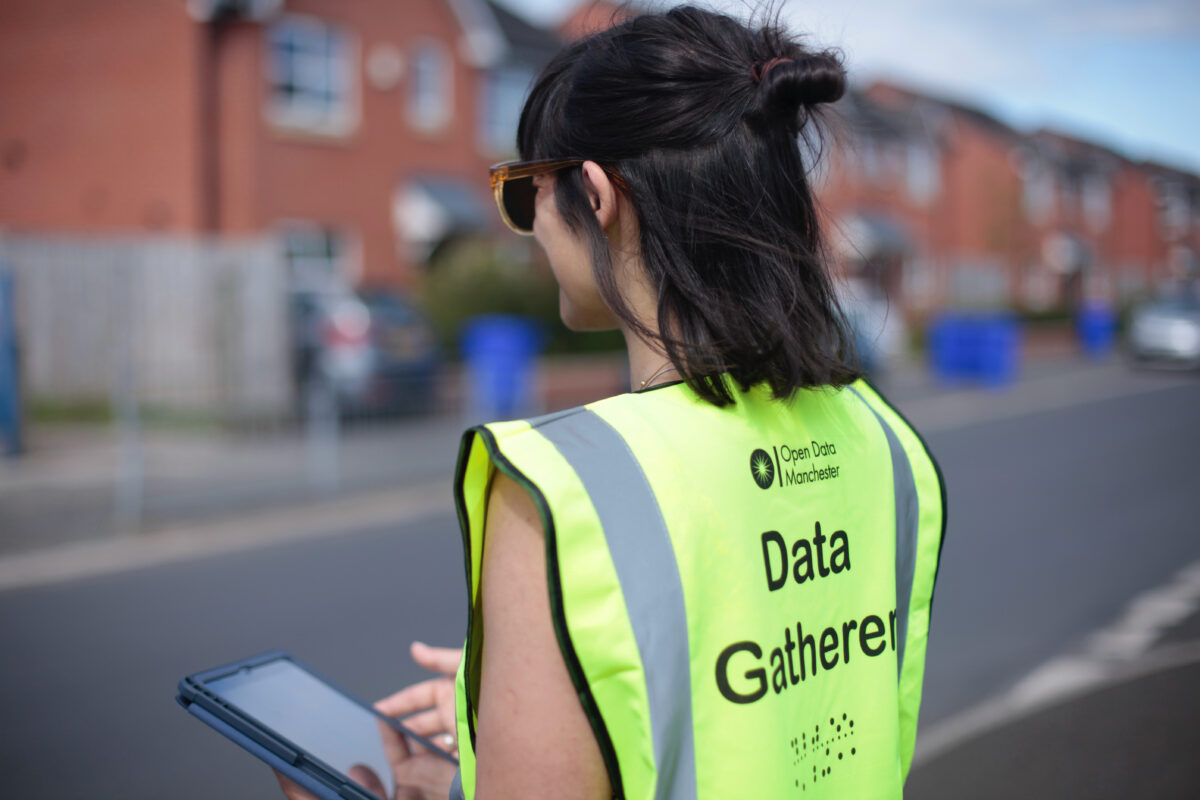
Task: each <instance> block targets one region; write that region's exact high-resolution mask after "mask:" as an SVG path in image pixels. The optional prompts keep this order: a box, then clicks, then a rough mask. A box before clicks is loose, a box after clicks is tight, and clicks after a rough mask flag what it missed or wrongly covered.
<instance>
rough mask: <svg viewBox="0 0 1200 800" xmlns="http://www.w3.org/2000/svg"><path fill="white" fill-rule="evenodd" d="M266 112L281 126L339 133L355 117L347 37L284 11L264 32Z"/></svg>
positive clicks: (351, 56) (351, 49)
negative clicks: (266, 83)
mask: <svg viewBox="0 0 1200 800" xmlns="http://www.w3.org/2000/svg"><path fill="white" fill-rule="evenodd" d="M267 45H268V52H269V62H268V70H267V71H268V81H269V82H270V87H271V92H270V100H269V102H270V106H269V116H270V119H271V121H272V122H273V123H274V124H275V125H277V126H279V127H284V128H295V129H299V130H304V131H307V132H311V133H318V134H325V135H333V136H344V135H346V134H348V133H350V132H351V131H352V130H353V129H354V127H355V125H356V124H357V122H358V110H357V102H358V101H357V91H358V87H357V85H356V75H357V73H356V71H355V69H354V51H355V48H354V46H353V41H352V39H351V36H350V35H349V34H348V33H346V32H344V31H342V30H340V29H338V28H336V27H334V26H332V25H327V24H325V23H324V22H321V21H320V20H317V19H314V18H312V17H299V16H288V17H284V18H283V19H281V20H280V21H279V22H277V23H276V24H274V25H272V26H271V27H270V29H269V30H268V32H267Z"/></svg>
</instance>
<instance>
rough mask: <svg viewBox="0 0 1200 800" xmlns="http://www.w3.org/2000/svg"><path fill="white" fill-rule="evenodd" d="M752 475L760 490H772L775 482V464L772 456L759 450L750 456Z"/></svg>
mask: <svg viewBox="0 0 1200 800" xmlns="http://www.w3.org/2000/svg"><path fill="white" fill-rule="evenodd" d="M750 475H751V476H752V477H753V478H754V482H755V483H757V484H758V488H760V489H770V488H771V484H772V483H774V482H775V462H773V461H772V460H771V454H770V453H768V452H767V451H766V450H763V449H762V448H759V449H757V450H755V451H754V452H753V453H751V454H750Z"/></svg>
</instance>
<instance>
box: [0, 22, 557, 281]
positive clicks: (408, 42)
mask: <svg viewBox="0 0 1200 800" xmlns="http://www.w3.org/2000/svg"><path fill="white" fill-rule="evenodd" d="M556 47H557V40H556V38H555V37H554V36H552V35H551V34H549V33H547V32H545V31H541V30H540V29H537V28H533V27H531V26H529V25H528V24H525V23H523V22H522V21H521V20H519V19H518V18H516V17H514V16H513V15H511V14H509V13H508V12H506V11H505V10H504V9H502V8H500V7H498V6H496V5H494V4H492V3H491V2H490V1H489V0H405V2H403V3H396V2H368V1H367V0H186V2H185V0H111V1H106V2H104V3H79V2H74V0H10V2H6V3H4V4H2V5H0V96H3V97H4V103H3V104H0V227H3V228H5V229H7V230H9V231H12V232H16V233H22V234H38V233H46V234H49V233H71V234H121V235H125V236H129V235H133V236H143V235H162V234H167V235H171V234H175V235H180V234H182V235H190V234H218V235H242V234H270V235H277V236H278V238H279V239H280V241H281V242H282V244H283V250H284V252H285V253H286V257H287V259H288V261H289V264H290V267H291V270H292V273H293V278H294V279H295V280H296V281H297V282H298V283H300V284H304V283H306V282H310V281H319V280H321V279H322V276H324V275H328V274H331V273H332V274H334V275H337V276H338V277H340V278H343V279H345V280H346V281H348V282H351V283H358V284H363V283H366V284H384V285H392V286H397V287H405V286H408V285H409V284H410V283H411V281H412V278H413V274H414V266H415V265H416V264H418V263H419V262H420V261H421V260H422V258H423V257H424V256H425V255H427V254H428V252H429V250H430V249H431V248H432V247H433V246H434V245H436V244H437V242H439V241H441V240H442V239H444V238H445V237H447V236H451V235H454V234H455V233H457V232H460V231H468V230H476V229H481V228H482V229H490V228H491V227H492V226H493V225H494V222H493V217H494V214H492V213H491V210H490V208H489V207H488V203H489V194H488V188H487V183H486V177H485V169H486V167H487V165H488V164H489V163H492V162H494V161H496V160H499V159H501V158H503V157H507V156H508V154H509V151H510V150H511V140H512V138H513V132H514V131H515V123H516V114H517V112H518V111H519V105H520V102H521V99H522V96H523V93H524V91H525V89H526V86H527V85H528V83H529V80H530V79H531V77H532V75H533V74H534V71H535V70H536V68H537V67H538V66H539V65H540V64H541V63H542V62H544V61H545V59H546V58H548V57H549V55H550V54H551V53H552V52H553V50H554V49H555V48H556Z"/></svg>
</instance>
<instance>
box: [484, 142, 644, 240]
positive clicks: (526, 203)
mask: <svg viewBox="0 0 1200 800" xmlns="http://www.w3.org/2000/svg"><path fill="white" fill-rule="evenodd" d="M584 161H587V159H585V158H565V159H561V158H560V159H553V158H546V159H541V160H538V161H505V162H504V163H503V164H496V165H495V166H493V167H491V168H490V169H488V176H489V178H490V179H491V182H492V194H493V195H495V197H496V208H497V209H499V210H500V218H501V219H502V220H504V224H505V225H507V226H508V227H509V228H511V229H512V230H513V232H515V233H519V234H521V235H522V236H530V235H532V234H533V212H534V200H535V199H536V198H537V187H535V186H534V185H533V179H534V178H536V177H537V176H538V175H545V174H546V173H548V172H557V171H558V170H560V169H566V168H567V167H575V166H578V165H580V164H582V163H583V162H584ZM601 169H603V170H604V172H605V173H606V174H607V175H608V177H609V178H611V179H612V182H613V183H615V184H617V186H619V187H621V188H622V189H626V188H627V187H626V184H625V181H623V180H621V177H620V176H619V175H617V174H616V173H614V172H613V171H612V170H610V169H608V168H607V167H601Z"/></svg>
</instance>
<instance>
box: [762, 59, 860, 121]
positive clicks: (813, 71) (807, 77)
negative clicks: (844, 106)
mask: <svg viewBox="0 0 1200 800" xmlns="http://www.w3.org/2000/svg"><path fill="white" fill-rule="evenodd" d="M756 74H759V73H757V71H756ZM845 93H846V69H845V67H843V66H842V62H841V61H840V60H839V59H838V58H837V57H836V56H834V55H832V54H830V53H819V54H814V55H806V56H801V57H800V58H796V59H788V60H783V59H773V60H772V61H769V62H767V65H766V66H765V67H764V68H763V69H762V71H761V80H760V84H759V95H760V97H761V98H762V110H763V112H764V113H765V115H766V116H768V117H774V118H783V119H788V120H796V119H797V118H798V117H799V114H800V110H801V109H802V108H811V107H812V106H816V105H819V104H821V103H833V102H835V101H837V100H838V99H840V98H841V96H842V95H843V94H845Z"/></svg>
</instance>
